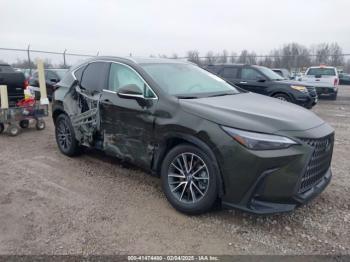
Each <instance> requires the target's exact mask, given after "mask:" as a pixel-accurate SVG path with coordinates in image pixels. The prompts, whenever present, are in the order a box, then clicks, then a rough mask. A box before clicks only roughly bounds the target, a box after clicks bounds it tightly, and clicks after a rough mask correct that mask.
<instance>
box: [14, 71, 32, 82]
mask: <svg viewBox="0 0 350 262" xmlns="http://www.w3.org/2000/svg"><path fill="white" fill-rule="evenodd" d="M14 69H15V70H16V71H18V72H22V73H23V74H24V77H25V79H26V80H29V78H30V76H31V75H30V74H31V71H33V70H32V69H29V68H14Z"/></svg>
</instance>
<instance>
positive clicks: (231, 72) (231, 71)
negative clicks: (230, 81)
mask: <svg viewBox="0 0 350 262" xmlns="http://www.w3.org/2000/svg"><path fill="white" fill-rule="evenodd" d="M237 74H238V68H237V67H224V68H223V69H222V71H221V72H220V75H221V76H222V77H226V78H237Z"/></svg>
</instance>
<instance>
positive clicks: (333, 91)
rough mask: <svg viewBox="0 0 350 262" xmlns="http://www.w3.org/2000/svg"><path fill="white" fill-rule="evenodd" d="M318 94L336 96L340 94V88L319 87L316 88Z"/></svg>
mask: <svg viewBox="0 0 350 262" xmlns="http://www.w3.org/2000/svg"><path fill="white" fill-rule="evenodd" d="M316 92H317V94H318V95H334V94H336V93H337V92H338V87H332V86H328V87H327V86H326V87H321V86H318V87H316Z"/></svg>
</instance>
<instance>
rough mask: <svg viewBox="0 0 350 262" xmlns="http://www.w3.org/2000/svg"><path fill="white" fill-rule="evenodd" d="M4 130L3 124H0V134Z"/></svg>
mask: <svg viewBox="0 0 350 262" xmlns="http://www.w3.org/2000/svg"><path fill="white" fill-rule="evenodd" d="M4 130H5V126H4V124H3V123H0V134H1V133H2V132H4Z"/></svg>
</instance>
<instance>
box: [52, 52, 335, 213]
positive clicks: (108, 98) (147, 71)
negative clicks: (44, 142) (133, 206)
mask: <svg viewBox="0 0 350 262" xmlns="http://www.w3.org/2000/svg"><path fill="white" fill-rule="evenodd" d="M52 110H53V114H52V116H53V121H54V124H55V134H56V141H57V145H58V148H59V149H60V151H61V152H62V153H63V154H65V155H67V156H74V155H76V154H79V153H81V149H82V147H84V148H86V147H88V148H93V149H99V150H102V151H104V152H105V153H107V154H109V155H112V156H115V157H117V158H119V159H121V160H123V161H128V162H131V163H134V164H136V165H138V166H140V167H142V168H144V169H146V170H148V171H150V172H151V173H153V174H155V175H159V176H160V177H161V180H162V187H163V190H164V192H165V195H166V197H167V199H168V200H169V202H170V203H171V204H172V205H173V206H174V207H175V208H176V209H178V210H179V211H182V212H185V213H189V214H198V213H202V212H205V211H208V210H209V209H210V208H211V207H212V206H213V205H214V203H217V200H220V202H221V203H222V204H223V206H225V207H229V208H240V209H242V210H246V211H250V212H254V213H273V212H283V211H290V210H292V209H294V208H295V207H296V206H298V205H300V204H303V203H305V202H307V201H308V200H310V199H312V198H313V197H315V196H316V195H318V194H319V193H320V192H321V191H323V190H324V189H325V187H326V186H327V185H328V183H329V182H330V180H331V176H332V173H331V169H330V164H331V158H332V152H333V141H334V130H333V129H332V128H331V127H330V126H329V125H328V124H326V123H325V122H324V121H323V120H322V119H320V118H319V117H317V116H316V115H315V114H314V113H312V112H311V111H309V110H306V109H304V108H302V107H300V106H296V105H294V104H292V103H288V102H285V101H281V100H278V99H274V98H270V97H266V96H261V95H257V94H253V93H250V92H245V91H240V90H239V89H237V88H236V87H234V86H233V85H230V84H228V83H227V82H226V81H224V80H223V79H221V78H219V77H217V76H215V75H214V74H211V73H210V72H208V71H206V70H203V69H202V68H200V67H198V66H196V65H194V64H191V63H187V62H181V61H176V60H172V59H169V60H168V59H132V58H116V57H98V58H93V59H90V60H88V61H85V62H84V63H82V64H79V65H77V66H75V67H73V68H72V69H71V70H70V71H69V73H67V75H66V76H65V77H64V79H63V80H62V81H61V82H59V83H58V85H57V89H56V90H55V92H54V100H53V107H52ZM130 201H132V198H130ZM155 208H156V207H155Z"/></svg>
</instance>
